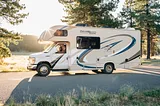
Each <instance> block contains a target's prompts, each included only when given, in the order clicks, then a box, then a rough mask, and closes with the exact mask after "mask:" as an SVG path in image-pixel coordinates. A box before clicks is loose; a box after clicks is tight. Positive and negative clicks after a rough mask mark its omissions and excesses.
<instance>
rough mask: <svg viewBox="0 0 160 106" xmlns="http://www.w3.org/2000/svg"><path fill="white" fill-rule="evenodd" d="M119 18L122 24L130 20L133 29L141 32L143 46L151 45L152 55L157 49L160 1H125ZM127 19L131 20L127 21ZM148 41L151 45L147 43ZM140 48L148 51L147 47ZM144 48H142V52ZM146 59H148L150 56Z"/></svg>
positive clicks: (159, 26) (159, 30) (159, 28)
mask: <svg viewBox="0 0 160 106" xmlns="http://www.w3.org/2000/svg"><path fill="white" fill-rule="evenodd" d="M128 5H130V6H128ZM121 17H122V18H121V19H122V21H123V23H124V24H125V23H128V22H131V19H132V23H133V27H135V28H137V29H140V30H141V32H142V40H143V41H145V43H143V44H149V45H148V46H149V47H150V44H151V54H152V55H154V54H155V53H156V51H155V50H156V48H157V46H156V42H157V35H158V34H160V1H159V0H126V2H125V5H124V8H123V11H122V12H121ZM128 17H132V18H130V19H129V18H128ZM148 34H149V35H150V36H149V38H148V37H147V35H148ZM147 39H148V40H147ZM150 41H151V43H148V42H150ZM142 47H146V48H147V49H148V47H147V46H142ZM146 48H143V51H144V50H146ZM149 51H150V50H149ZM147 58H150V55H149V56H147Z"/></svg>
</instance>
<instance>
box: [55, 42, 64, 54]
mask: <svg viewBox="0 0 160 106" xmlns="http://www.w3.org/2000/svg"><path fill="white" fill-rule="evenodd" d="M56 48H57V52H56V53H63V54H64V53H66V44H59V45H57V47H56Z"/></svg>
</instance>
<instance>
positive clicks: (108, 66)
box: [103, 64, 114, 74]
mask: <svg viewBox="0 0 160 106" xmlns="http://www.w3.org/2000/svg"><path fill="white" fill-rule="evenodd" d="M113 70H114V65H113V64H105V65H104V70H103V73H106V74H112V72H113Z"/></svg>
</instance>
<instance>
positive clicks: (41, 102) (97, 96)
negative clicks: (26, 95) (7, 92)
mask: <svg viewBox="0 0 160 106" xmlns="http://www.w3.org/2000/svg"><path fill="white" fill-rule="evenodd" d="M159 100H160V89H156V90H150V91H144V92H141V93H140V92H135V90H134V89H133V87H131V86H128V85H124V86H122V87H121V89H120V93H119V94H110V93H107V92H105V91H100V90H99V91H91V90H88V89H86V88H85V87H84V88H83V87H82V88H80V92H79V93H77V92H76V91H75V90H73V91H72V92H69V93H66V94H59V95H56V96H51V95H42V94H41V95H39V96H38V97H37V99H36V100H35V101H34V103H29V102H27V103H23V104H17V103H15V101H13V100H12V101H11V102H10V103H9V104H8V106H159V105H160V102H159Z"/></svg>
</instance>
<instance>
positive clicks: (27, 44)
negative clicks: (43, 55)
mask: <svg viewBox="0 0 160 106" xmlns="http://www.w3.org/2000/svg"><path fill="white" fill-rule="evenodd" d="M22 37H23V41H20V42H19V44H18V45H13V44H11V45H10V46H9V48H10V50H11V51H12V52H21V51H26V52H40V51H42V50H43V49H44V46H45V45H42V44H39V43H38V42H37V40H38V37H37V36H33V35H23V36H22Z"/></svg>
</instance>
